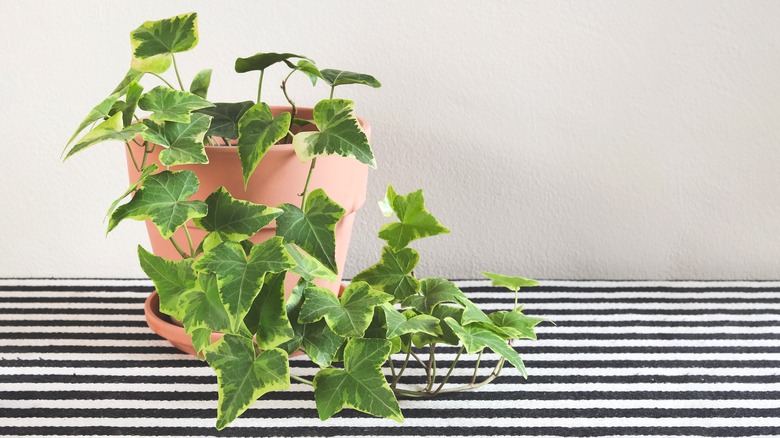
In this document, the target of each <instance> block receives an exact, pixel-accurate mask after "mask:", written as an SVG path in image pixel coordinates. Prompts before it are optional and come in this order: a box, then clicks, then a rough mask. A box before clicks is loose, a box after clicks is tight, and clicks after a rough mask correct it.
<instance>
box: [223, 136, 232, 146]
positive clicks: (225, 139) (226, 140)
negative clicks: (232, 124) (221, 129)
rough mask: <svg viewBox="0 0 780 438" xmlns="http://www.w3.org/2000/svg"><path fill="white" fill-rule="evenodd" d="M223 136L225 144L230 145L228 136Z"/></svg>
mask: <svg viewBox="0 0 780 438" xmlns="http://www.w3.org/2000/svg"><path fill="white" fill-rule="evenodd" d="M221 138H222V141H224V142H225V146H230V141H229V140H228V139H227V138H225V137H221Z"/></svg>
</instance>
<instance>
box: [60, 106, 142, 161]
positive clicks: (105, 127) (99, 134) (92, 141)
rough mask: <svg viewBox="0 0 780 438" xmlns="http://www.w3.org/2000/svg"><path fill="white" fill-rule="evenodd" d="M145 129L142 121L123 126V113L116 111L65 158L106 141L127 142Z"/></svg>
mask: <svg viewBox="0 0 780 438" xmlns="http://www.w3.org/2000/svg"><path fill="white" fill-rule="evenodd" d="M144 130H146V126H144V125H141V124H140V123H137V124H134V125H130V126H128V127H127V128H123V127H122V113H116V114H114V115H113V116H111V117H109V118H108V119H106V120H104V121H103V122H102V123H100V124H99V125H97V126H95V128H94V129H93V130H91V131H89V132H87V133H86V134H85V135H84V136H83V137H81V139H79V141H78V142H76V144H75V145H73V147H72V148H70V151H68V153H67V154H66V155H65V159H66V160H67V159H68V158H70V157H71V156H72V155H73V154H75V153H77V152H80V151H82V150H84V149H86V148H88V147H90V146H94V145H96V144H98V143H102V142H104V141H121V142H122V143H127V142H128V141H130V140H132V139H134V138H135V137H136V136H138V134H141V133H142V132H144Z"/></svg>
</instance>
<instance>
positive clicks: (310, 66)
mask: <svg viewBox="0 0 780 438" xmlns="http://www.w3.org/2000/svg"><path fill="white" fill-rule="evenodd" d="M285 62H288V61H285ZM288 66H289V67H291V68H296V69H298V70H300V71H302V72H303V73H304V74H305V75H306V76H308V78H309V80H310V81H311V84H312V85H317V78H321V77H322V74H321V73H320V70H319V69H318V68H317V66H316V65H315V64H314V63H313V62H311V61H310V60H308V59H301V60H298V63H297V64H296V65H291V64H288Z"/></svg>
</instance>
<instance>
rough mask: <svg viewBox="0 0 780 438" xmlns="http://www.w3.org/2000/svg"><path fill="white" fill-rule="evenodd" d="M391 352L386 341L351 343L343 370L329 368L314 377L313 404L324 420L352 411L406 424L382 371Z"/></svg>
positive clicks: (347, 349)
mask: <svg viewBox="0 0 780 438" xmlns="http://www.w3.org/2000/svg"><path fill="white" fill-rule="evenodd" d="M390 348H391V344H390V342H389V341H386V340H384V339H350V340H349V341H348V342H347V346H346V348H345V349H344V369H343V370H340V369H336V368H326V369H323V370H320V371H319V372H318V373H317V375H315V376H314V400H315V402H316V404H317V412H318V413H319V416H320V419H321V420H327V419H328V418H330V417H332V416H333V415H334V414H336V413H337V412H339V411H341V410H342V409H344V408H345V407H350V408H353V409H356V410H358V411H360V412H365V413H367V414H371V415H375V416H378V417H386V418H392V419H393V420H395V421H398V422H403V415H402V414H401V409H400V407H399V406H398V401H397V400H396V398H395V394H393V391H392V390H391V389H390V386H389V385H388V384H387V380H386V379H385V375H384V374H383V373H382V369H381V366H382V364H383V363H385V361H386V360H387V357H388V356H389V355H390Z"/></svg>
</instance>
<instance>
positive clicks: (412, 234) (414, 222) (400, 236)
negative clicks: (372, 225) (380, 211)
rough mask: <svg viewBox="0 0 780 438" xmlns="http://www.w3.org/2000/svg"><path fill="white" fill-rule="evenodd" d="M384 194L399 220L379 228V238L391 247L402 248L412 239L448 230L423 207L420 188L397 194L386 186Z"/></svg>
mask: <svg viewBox="0 0 780 438" xmlns="http://www.w3.org/2000/svg"><path fill="white" fill-rule="evenodd" d="M386 196H387V203H388V205H390V206H391V207H392V209H393V211H394V212H395V214H396V216H398V220H399V222H391V223H389V224H385V225H383V226H382V228H381V229H380V230H379V238H380V239H383V240H385V241H386V242H387V243H388V245H390V246H391V247H393V248H403V247H405V246H406V245H408V244H409V243H410V242H412V241H413V240H417V239H421V238H423V237H430V236H437V235H439V234H446V233H449V232H450V230H449V229H448V228H447V227H445V226H443V225H442V224H441V223H440V222H439V221H438V220H436V218H435V217H433V215H432V214H431V213H430V212H429V211H428V210H426V209H425V198H424V197H423V192H422V190H417V191H416V192H412V193H409V194H407V195H398V194H396V193H395V190H394V189H393V186H388V187H387V195H386Z"/></svg>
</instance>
